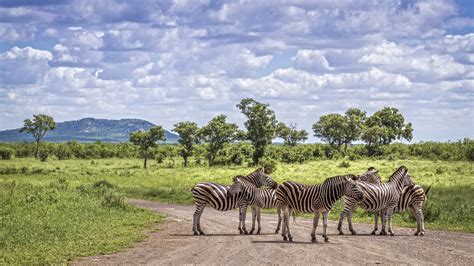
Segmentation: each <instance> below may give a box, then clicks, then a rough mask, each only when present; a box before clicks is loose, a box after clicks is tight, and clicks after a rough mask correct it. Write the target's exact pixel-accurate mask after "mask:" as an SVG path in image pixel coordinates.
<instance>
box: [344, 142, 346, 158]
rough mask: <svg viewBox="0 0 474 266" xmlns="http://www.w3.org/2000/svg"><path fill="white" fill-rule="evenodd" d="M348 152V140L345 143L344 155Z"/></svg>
mask: <svg viewBox="0 0 474 266" xmlns="http://www.w3.org/2000/svg"><path fill="white" fill-rule="evenodd" d="M346 154H347V142H346V143H344V155H346Z"/></svg>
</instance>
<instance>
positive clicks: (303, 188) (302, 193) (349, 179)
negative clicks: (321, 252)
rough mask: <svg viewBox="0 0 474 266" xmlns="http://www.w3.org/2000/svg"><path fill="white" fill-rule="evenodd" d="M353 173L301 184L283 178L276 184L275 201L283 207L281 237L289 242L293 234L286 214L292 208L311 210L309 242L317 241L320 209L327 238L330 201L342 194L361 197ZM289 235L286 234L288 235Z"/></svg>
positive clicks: (360, 198) (325, 239)
mask: <svg viewBox="0 0 474 266" xmlns="http://www.w3.org/2000/svg"><path fill="white" fill-rule="evenodd" d="M355 179H357V176H355V175H344V176H334V177H330V178H327V179H326V180H325V181H324V182H323V183H322V184H316V185H304V184H300V183H296V182H293V181H286V182H283V183H282V184H281V185H279V186H278V188H277V192H276V195H277V204H278V206H280V207H281V208H282V209H283V228H282V234H281V235H282V237H283V241H287V239H288V240H289V241H290V242H292V241H293V237H292V235H291V232H290V228H289V224H288V218H289V209H290V208H291V209H294V210H296V211H300V212H303V213H314V219H313V230H312V232H311V242H313V243H315V242H317V241H316V227H317V226H318V222H319V216H320V213H321V212H322V213H323V237H324V241H325V242H329V238H328V236H327V234H326V228H327V221H328V215H329V212H330V211H331V208H332V205H333V204H334V203H335V202H336V201H337V200H338V199H340V198H341V197H342V196H343V195H346V196H349V197H351V198H355V199H358V200H363V198H364V195H363V194H362V192H361V190H360V188H359V186H358V184H357V183H356V182H355V181H354V180H355ZM287 237H288V238H287Z"/></svg>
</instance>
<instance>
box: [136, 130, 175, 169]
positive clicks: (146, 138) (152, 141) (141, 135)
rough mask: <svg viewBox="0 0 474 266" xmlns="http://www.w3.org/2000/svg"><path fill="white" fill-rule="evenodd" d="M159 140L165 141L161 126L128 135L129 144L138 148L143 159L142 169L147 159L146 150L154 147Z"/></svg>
mask: <svg viewBox="0 0 474 266" xmlns="http://www.w3.org/2000/svg"><path fill="white" fill-rule="evenodd" d="M159 140H162V141H165V140H166V137H165V130H164V129H163V128H162V127H161V126H154V127H152V128H150V129H149V130H148V131H137V132H133V133H130V142H131V143H133V144H135V145H137V146H138V147H139V149H140V151H141V153H142V156H143V159H144V162H143V167H144V168H145V169H146V162H147V159H148V149H149V148H152V147H156V142H157V141H159Z"/></svg>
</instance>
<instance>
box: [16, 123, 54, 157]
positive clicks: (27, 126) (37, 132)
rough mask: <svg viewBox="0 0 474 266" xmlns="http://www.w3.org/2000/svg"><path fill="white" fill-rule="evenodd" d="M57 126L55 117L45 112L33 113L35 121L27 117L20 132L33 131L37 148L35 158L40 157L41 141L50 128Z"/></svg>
mask: <svg viewBox="0 0 474 266" xmlns="http://www.w3.org/2000/svg"><path fill="white" fill-rule="evenodd" d="M55 128H56V122H54V119H53V118H52V117H51V116H49V115H45V114H37V115H33V121H32V120H30V119H25V121H24V125H23V127H22V128H21V129H20V132H25V133H31V134H32V135H33V138H35V142H36V148H35V158H38V151H39V146H40V141H41V139H42V138H43V137H44V135H45V134H46V132H48V131H50V130H54V129H55Z"/></svg>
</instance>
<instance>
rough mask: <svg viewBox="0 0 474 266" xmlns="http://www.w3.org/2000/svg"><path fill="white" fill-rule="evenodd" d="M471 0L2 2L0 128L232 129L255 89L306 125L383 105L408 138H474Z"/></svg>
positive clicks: (281, 115) (285, 116)
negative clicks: (133, 122) (185, 124)
mask: <svg viewBox="0 0 474 266" xmlns="http://www.w3.org/2000/svg"><path fill="white" fill-rule="evenodd" d="M473 6H474V4H473V3H472V1H468V0H462V1H441V0H436V1H405V0H403V1H375V0H374V1H365V0H343V1H332V0H321V1H302V0H299V1H297V0H295V1H290V0H287V1H269V0H268V1H245V0H241V1H219V0H217V1H211V0H174V1H172V0H169V1H146V0H144V1H116V0H101V1H84V0H83V1H64V0H55V1H33V0H23V1H19V0H9V1H2V0H0V129H10V128H17V127H20V126H21V125H22V121H23V119H25V118H28V117H31V115H32V114H34V113H40V112H41V113H47V114H50V115H52V116H53V117H55V119H56V120H57V121H65V120H71V119H79V118H83V117H96V118H112V119H116V118H142V119H146V120H149V121H151V122H153V123H156V124H160V125H162V126H164V127H165V128H168V129H171V128H173V124H175V123H177V122H180V121H184V120H191V121H195V122H197V123H198V124H200V125H203V124H205V123H207V121H209V120H210V119H211V118H213V117H214V116H216V115H219V114H225V115H227V116H228V117H229V120H230V121H232V122H236V123H238V124H240V125H242V123H243V121H244V117H243V116H242V115H241V114H240V113H239V112H238V110H237V109H236V107H235V105H236V104H237V103H238V102H239V101H240V99H242V98H244V97H252V98H255V99H257V100H258V101H261V102H265V103H269V104H270V105H271V108H272V109H273V110H274V111H275V112H276V114H277V118H278V119H279V120H280V121H283V122H285V123H290V122H291V123H296V124H297V125H298V127H299V128H304V129H306V130H308V131H309V132H311V125H312V124H313V123H315V122H316V121H317V120H318V118H319V117H320V116H321V115H323V114H327V113H334V112H336V113H343V112H344V111H345V110H346V109H347V108H350V107H357V108H360V109H362V110H365V111H367V112H368V114H369V115H370V114H372V113H373V112H375V111H376V110H378V109H380V108H382V107H384V106H392V107H396V108H399V109H400V111H401V112H402V113H403V114H404V115H405V118H406V120H407V122H411V123H413V127H414V141H421V140H439V141H446V140H457V139H460V138H463V137H470V138H474V133H473V132H474V122H473V121H474V112H473V105H474V101H473V95H474V11H473ZM311 135H312V134H311ZM310 140H311V141H314V140H315V139H314V137H313V138H312V139H310Z"/></svg>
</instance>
